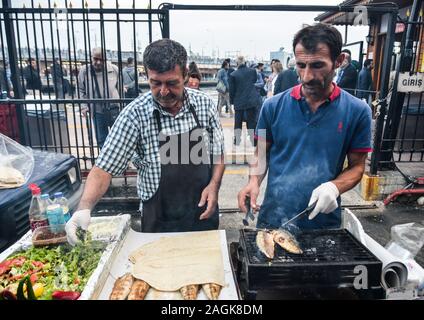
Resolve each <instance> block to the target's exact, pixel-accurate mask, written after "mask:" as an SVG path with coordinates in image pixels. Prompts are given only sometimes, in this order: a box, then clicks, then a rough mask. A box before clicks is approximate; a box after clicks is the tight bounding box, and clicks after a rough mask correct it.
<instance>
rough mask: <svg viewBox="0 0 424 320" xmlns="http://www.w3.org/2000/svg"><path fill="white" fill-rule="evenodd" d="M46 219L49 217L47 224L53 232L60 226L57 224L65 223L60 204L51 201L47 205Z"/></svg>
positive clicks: (57, 230)
mask: <svg viewBox="0 0 424 320" xmlns="http://www.w3.org/2000/svg"><path fill="white" fill-rule="evenodd" d="M46 214H47V219H49V225H50V226H51V230H52V231H53V232H59V231H60V227H57V225H61V224H64V223H65V218H64V217H63V210H62V207H61V206H60V204H57V203H53V204H51V205H49V206H48V207H47V210H46Z"/></svg>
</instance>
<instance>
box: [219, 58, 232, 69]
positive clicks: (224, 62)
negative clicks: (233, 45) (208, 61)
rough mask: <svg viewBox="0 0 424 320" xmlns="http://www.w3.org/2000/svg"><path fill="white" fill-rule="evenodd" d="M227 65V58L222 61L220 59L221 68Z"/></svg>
mask: <svg viewBox="0 0 424 320" xmlns="http://www.w3.org/2000/svg"><path fill="white" fill-rule="evenodd" d="M227 65H228V66H229V65H230V63H229V62H228V61H227V59H225V60H224V61H222V64H221V68H225V66H227Z"/></svg>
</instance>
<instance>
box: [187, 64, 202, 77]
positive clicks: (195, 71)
mask: <svg viewBox="0 0 424 320" xmlns="http://www.w3.org/2000/svg"><path fill="white" fill-rule="evenodd" d="M188 76H189V77H192V78H197V79H199V80H202V74H201V73H200V70H199V68H198V67H197V64H196V62H194V61H192V62H190V64H189V65H188Z"/></svg>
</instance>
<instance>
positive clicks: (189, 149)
mask: <svg viewBox="0 0 424 320" xmlns="http://www.w3.org/2000/svg"><path fill="white" fill-rule="evenodd" d="M143 63H144V67H145V70H146V71H147V75H148V81H149V85H150V91H149V92H148V93H146V94H144V95H142V96H140V97H138V98H136V99H135V100H134V101H133V102H132V103H130V104H129V105H128V106H127V107H126V108H125V109H124V110H123V111H122V112H121V113H120V115H119V117H118V119H117V120H116V122H115V124H114V126H113V128H112V130H111V132H110V133H109V136H108V138H107V140H106V142H105V145H104V147H103V149H102V151H101V154H100V155H99V157H98V159H97V161H96V165H95V166H94V167H93V169H92V170H91V171H90V174H89V175H88V177H87V181H86V185H85V190H84V193H83V195H82V198H81V201H80V204H79V207H78V210H77V211H76V212H75V213H74V214H73V216H72V218H71V219H70V220H69V221H68V223H67V225H66V231H67V235H68V241H69V242H70V243H71V244H75V243H76V242H77V238H76V230H77V228H78V227H81V228H82V229H85V230H86V229H87V228H88V225H89V223H90V212H91V210H92V209H93V208H94V206H95V204H96V203H97V201H98V200H99V199H100V198H101V197H102V196H103V194H104V193H105V192H106V191H107V189H108V187H109V184H110V181H111V179H112V176H114V175H119V174H122V173H123V172H124V171H125V169H126V168H127V165H128V162H129V161H130V160H132V162H133V163H134V164H135V165H136V167H137V168H138V179H137V187H138V194H139V196H140V198H141V201H142V204H143V205H142V207H143V217H142V231H143V232H185V231H200V230H212V229H217V228H218V225H219V219H218V217H219V214H218V211H219V210H218V205H217V203H218V191H219V188H220V184H221V179H222V175H223V173H224V170H225V166H224V160H223V153H224V138H223V131H222V127H221V124H220V122H219V117H218V113H217V109H216V106H215V105H214V103H213V101H212V100H211V99H210V97H209V96H208V95H206V94H205V93H203V92H201V91H197V90H192V89H189V88H184V79H185V76H186V73H187V68H186V64H187V53H186V50H185V49H184V47H183V46H182V45H181V44H179V43H178V42H175V41H173V40H169V39H162V40H158V41H155V42H153V43H151V44H150V45H149V46H148V47H147V48H146V50H145V52H144V56H143Z"/></svg>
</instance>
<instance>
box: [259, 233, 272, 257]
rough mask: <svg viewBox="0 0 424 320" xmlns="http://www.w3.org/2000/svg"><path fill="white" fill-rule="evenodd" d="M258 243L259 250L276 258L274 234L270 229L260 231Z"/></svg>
mask: <svg viewBox="0 0 424 320" xmlns="http://www.w3.org/2000/svg"><path fill="white" fill-rule="evenodd" d="M256 244H257V245H258V248H259V250H261V252H262V253H263V254H264V255H266V256H267V257H268V258H270V259H272V258H274V235H273V234H272V233H271V232H269V231H262V230H261V231H258V234H257V235H256Z"/></svg>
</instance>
